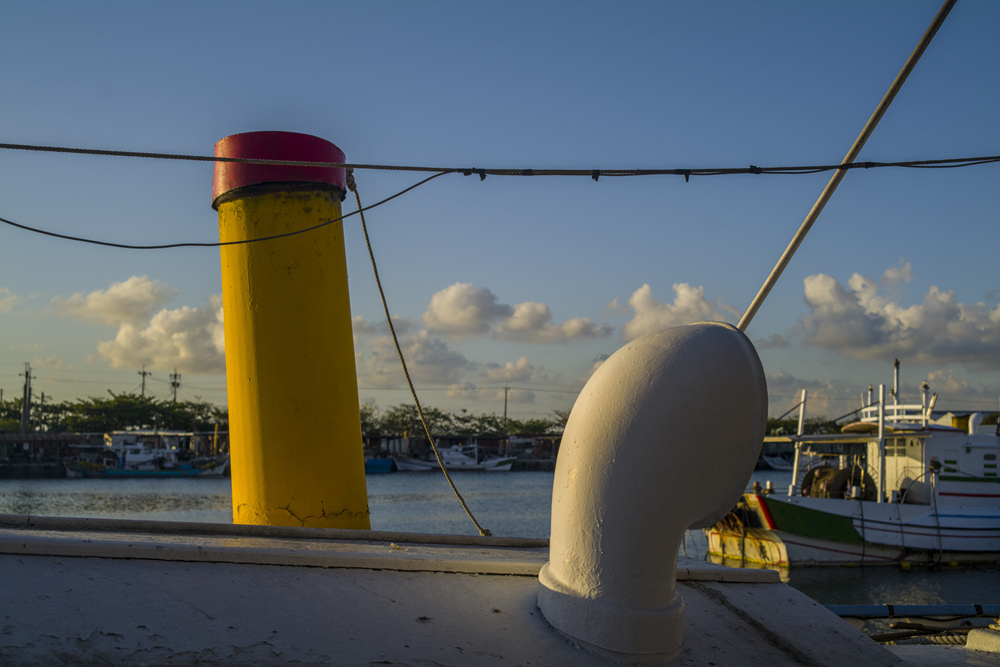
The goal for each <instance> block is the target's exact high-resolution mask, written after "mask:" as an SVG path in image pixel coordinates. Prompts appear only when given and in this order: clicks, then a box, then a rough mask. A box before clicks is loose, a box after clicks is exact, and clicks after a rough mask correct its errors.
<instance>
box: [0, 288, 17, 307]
mask: <svg viewBox="0 0 1000 667" xmlns="http://www.w3.org/2000/svg"><path fill="white" fill-rule="evenodd" d="M17 301H18V299H17V296H16V295H14V294H12V293H11V291H10V289H8V288H6V287H0V313H9V312H10V311H11V310H13V309H14V306H16V305H17Z"/></svg>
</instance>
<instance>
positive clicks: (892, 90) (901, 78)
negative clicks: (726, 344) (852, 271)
mask: <svg viewBox="0 0 1000 667" xmlns="http://www.w3.org/2000/svg"><path fill="white" fill-rule="evenodd" d="M954 6H955V0H946V1H945V3H944V5H942V7H941V9H940V10H939V11H938V13H937V16H935V17H934V21H933V22H932V23H931V26H930V27H929V28H928V29H927V32H925V33H924V36H923V37H922V38H921V39H920V43H919V44H917V48H915V49H914V50H913V53H911V54H910V57H909V58H907V60H906V63H905V64H904V65H903V69H902V70H900V72H899V74H897V75H896V78H895V79H894V80H893V82H892V85H891V86H889V90H888V92H886V94H885V96H884V97H883V98H882V101H881V102H879V104H878V106H877V107H876V108H875V112H874V113H873V114H872V115H871V118H869V119H868V122H867V123H865V127H864V129H862V130H861V134H860V135H858V138H857V139H855V140H854V144H853V145H852V146H851V149H850V150H849V151H847V155H845V156H844V159H843V161H842V162H841V164H842V165H846V164H854V160H855V159H857V157H858V154H859V153H860V152H861V149H862V148H863V147H864V145H865V142H866V141H868V138H869V137H870V136H871V135H872V132H874V131H875V127H876V126H877V125H878V122H879V121H880V120H881V119H882V116H883V115H885V112H886V110H888V108H889V105H890V104H892V100H893V99H894V98H895V97H896V93H898V92H899V90H900V89H901V88H902V87H903V83H904V82H905V81H906V78H907V77H908V76H909V75H910V72H911V71H913V68H914V67H915V66H916V64H917V61H918V60H920V56H921V55H923V53H924V51H925V50H926V49H927V46H928V45H929V44H930V43H931V40H932V39H934V35H935V34H937V31H938V28H940V27H941V24H943V23H944V20H945V18H946V17H947V16H948V12H950V11H951V8H952V7H954ZM846 175H847V172H846V171H845V170H843V169H838V170H837V172H836V173H835V174H834V175H833V176H832V177H831V178H830V181H829V182H828V183H827V184H826V187H825V188H823V192H821V193H820V196H819V199H817V200H816V203H815V204H813V207H812V210H810V211H809V214H808V215H807V216H806V219H805V220H803V221H802V225H801V226H800V227H799V229H798V231H796V232H795V235H794V236H793V237H792V240H791V242H790V243H789V244H788V247H787V248H785V252H783V253H782V255H781V257H780V258H779V259H778V263H777V264H776V265H775V267H774V268H773V269H772V270H771V273H770V275H768V277H767V279H766V280H765V281H764V284H763V285H762V286H761V288H760V291H759V292H757V295H756V296H755V297H754V298H753V301H752V302H751V303H750V306H749V307H748V308H747V310H746V312H745V313H743V317H742V318H741V319H740V322H739V324H737V325H736V328H737V329H739V330H740V331H746V330H747V327H748V326H750V321H751V320H753V318H754V315H756V314H757V311H758V310H759V309H760V307H761V305H763V303H764V299H766V298H767V295H768V294H770V293H771V288H773V287H774V285H775V283H777V282H778V278H779V277H780V276H781V274H782V273H783V272H784V271H785V267H786V266H788V263H789V262H790V261H792V256H793V255H795V251H796V250H798V248H799V246H800V245H801V244H802V241H803V240H805V237H806V234H808V233H809V230H810V229H811V228H812V226H813V223H814V222H816V219H817V218H819V214H820V213H821V212H822V211H823V208H824V207H825V206H826V204H827V202H828V201H830V198H831V197H832V196H833V193H834V191H836V189H837V186H838V185H840V181H842V180H843V179H844V176H846Z"/></svg>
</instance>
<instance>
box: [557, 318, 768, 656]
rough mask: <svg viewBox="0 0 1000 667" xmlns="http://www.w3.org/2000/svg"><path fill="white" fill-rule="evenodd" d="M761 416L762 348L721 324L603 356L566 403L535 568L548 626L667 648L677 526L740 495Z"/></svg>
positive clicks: (616, 652) (605, 641)
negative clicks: (544, 548)
mask: <svg viewBox="0 0 1000 667" xmlns="http://www.w3.org/2000/svg"><path fill="white" fill-rule="evenodd" d="M766 425H767V386H766V383H765V380H764V371H763V368H762V367H761V364H760V359H759V358H758V357H757V353H756V351H755V350H754V347H753V345H752V344H751V343H750V340H749V339H748V338H747V337H746V336H745V335H744V334H743V333H742V332H741V331H739V330H738V329H736V328H735V327H732V326H730V325H728V324H722V323H714V322H710V323H700V324H694V325H690V326H683V327H676V328H672V329H668V330H666V331H663V332H660V333H656V334H652V335H649V336H644V337H642V338H638V339H636V340H634V341H632V342H630V343H628V344H627V345H625V346H624V347H623V348H622V349H620V350H618V352H616V353H615V354H614V355H612V356H611V357H610V358H609V359H608V360H607V361H606V362H604V364H602V365H601V367H600V368H599V369H598V370H597V372H596V373H595V374H594V375H593V377H592V378H591V379H590V381H589V382H588V383H587V385H586V386H585V387H584V389H583V391H582V392H581V393H580V396H579V398H578V399H577V401H576V405H575V406H574V407H573V411H572V413H571V415H570V418H569V421H568V423H567V425H566V430H565V432H564V434H563V438H562V444H561V445H560V451H559V457H558V460H557V463H556V471H555V479H554V482H553V491H552V529H551V538H550V547H549V562H548V563H547V564H546V565H545V566H544V567H543V568H542V570H541V572H540V573H539V576H538V578H539V583H540V585H539V592H538V606H539V608H540V609H541V611H542V613H543V614H544V616H545V618H546V619H547V620H548V621H549V623H550V624H551V625H552V626H553V627H555V628H556V629H557V630H559V631H560V632H561V633H563V634H564V635H566V636H567V637H569V638H570V639H571V640H572V641H574V642H575V643H577V644H579V645H580V646H582V647H583V648H585V649H587V650H589V651H591V652H593V653H596V654H598V655H602V656H605V657H609V658H611V659H614V660H618V661H621V662H629V663H641V662H647V663H648V662H663V661H668V660H672V659H674V658H675V657H676V656H677V655H678V653H679V651H680V648H681V644H682V640H683V637H682V621H683V606H684V605H683V601H682V600H681V599H680V597H679V596H678V595H677V594H676V566H677V551H678V548H679V546H680V543H681V540H682V539H683V535H684V532H685V531H686V530H687V529H688V528H691V527H693V528H701V527H705V526H710V525H712V524H713V523H715V522H716V521H718V520H719V519H721V518H722V517H723V516H724V515H725V514H726V512H728V511H729V510H730V509H732V507H733V506H734V505H735V504H736V501H737V500H738V499H739V497H740V495H741V494H742V492H743V490H744V489H745V488H746V484H747V482H748V481H749V479H750V474H751V473H752V472H753V469H754V465H755V463H756V461H757V456H758V453H759V451H760V447H761V443H762V441H763V440H762V438H763V435H764V430H765V427H766Z"/></svg>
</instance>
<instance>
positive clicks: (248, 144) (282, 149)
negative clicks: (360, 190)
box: [212, 132, 347, 208]
mask: <svg viewBox="0 0 1000 667" xmlns="http://www.w3.org/2000/svg"><path fill="white" fill-rule="evenodd" d="M215 156H216V157H243V158H255V159H260V160H266V159H271V160H296V161H301V162H332V163H335V164H344V162H345V161H346V158H345V157H344V152H343V151H342V150H340V149H339V148H337V147H336V146H335V145H334V144H332V143H330V142H329V141H327V140H326V139H320V138H319V137H314V136H312V135H309V134H299V133H298V132H244V133H242V134H233V135H230V136H228V137H225V138H224V139H220V140H219V141H218V143H216V144H215ZM290 182H296V183H325V184H327V185H332V186H334V187H336V188H339V189H340V190H341V191H342V192H345V193H346V192H347V173H346V171H345V169H344V168H343V167H293V166H288V165H278V164H244V163H241V162H216V163H215V175H214V177H213V179H212V206H213V208H217V206H216V201H217V200H218V199H219V197H220V196H222V195H224V194H225V193H227V192H229V191H231V190H235V189H236V188H242V187H246V186H248V185H260V184H261V183H290Z"/></svg>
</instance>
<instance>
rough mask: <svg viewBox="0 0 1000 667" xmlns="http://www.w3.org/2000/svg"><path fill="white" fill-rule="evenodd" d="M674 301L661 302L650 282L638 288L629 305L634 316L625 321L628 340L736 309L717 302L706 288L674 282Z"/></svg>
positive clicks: (714, 317)
mask: <svg viewBox="0 0 1000 667" xmlns="http://www.w3.org/2000/svg"><path fill="white" fill-rule="evenodd" d="M673 290H674V302H673V303H672V304H669V303H661V302H659V301H657V300H656V298H655V297H654V296H653V288H652V287H650V286H649V285H648V284H646V285H643V286H642V287H640V288H639V289H637V290H636V291H635V292H634V293H633V294H632V296H631V297H629V300H628V304H629V306H631V308H632V311H633V314H632V319H631V320H629V321H628V322H626V323H625V326H624V328H623V333H624V336H625V340H632V339H633V338H638V337H639V336H644V335H646V334H651V333H655V332H657V331H662V330H663V329H667V328H669V327H674V326H679V325H682V324H691V323H693V322H705V321H718V320H723V319H724V318H725V315H724V313H730V314H732V313H733V312H735V311H733V309H732V307H730V306H727V305H725V304H724V303H722V302H721V301H719V302H718V303H713V302H712V301H709V300H708V299H706V298H705V288H703V287H692V286H691V285H688V284H687V283H674V286H673Z"/></svg>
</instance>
